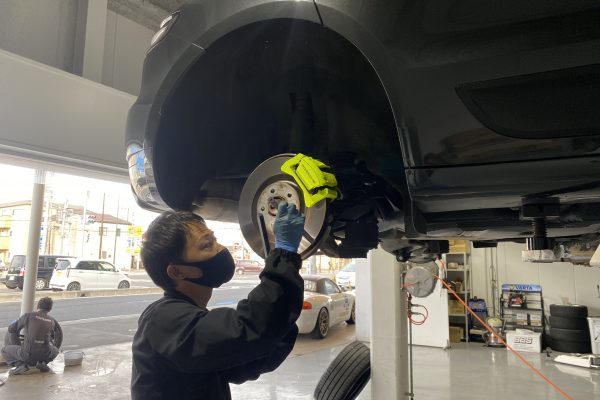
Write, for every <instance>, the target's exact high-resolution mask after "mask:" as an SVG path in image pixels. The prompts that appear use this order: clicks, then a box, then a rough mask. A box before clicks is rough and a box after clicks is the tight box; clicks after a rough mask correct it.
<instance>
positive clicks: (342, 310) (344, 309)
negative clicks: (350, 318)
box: [323, 279, 350, 325]
mask: <svg viewBox="0 0 600 400" xmlns="http://www.w3.org/2000/svg"><path fill="white" fill-rule="evenodd" d="M323 287H324V289H325V294H327V295H328V296H329V297H330V298H331V309H330V314H331V315H330V318H331V325H334V324H336V323H338V322H340V321H343V319H344V317H345V316H346V315H347V314H348V312H349V310H350V304H349V303H350V302H349V301H348V299H347V298H346V296H344V293H342V291H341V290H340V288H339V287H338V285H336V284H335V283H334V282H333V281H332V280H330V279H324V280H323Z"/></svg>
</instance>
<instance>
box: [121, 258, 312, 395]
mask: <svg viewBox="0 0 600 400" xmlns="http://www.w3.org/2000/svg"><path fill="white" fill-rule="evenodd" d="M301 265H302V262H301V260H300V256H299V255H298V254H296V253H292V252H288V251H285V250H280V249H275V250H274V251H273V252H271V254H269V257H268V258H267V260H266V265H265V268H264V270H263V272H262V273H261V274H260V280H261V282H260V284H259V285H257V286H256V287H255V288H254V289H253V290H252V291H251V292H250V294H249V295H248V298H247V299H245V300H242V301H240V302H239V303H238V305H237V309H233V308H215V309H212V310H210V311H207V310H205V309H201V308H200V307H198V306H197V305H196V304H195V303H194V302H193V301H192V300H191V299H190V298H188V297H186V296H184V295H183V294H181V293H178V292H175V291H167V292H166V293H165V295H164V297H162V298H161V299H160V300H158V301H156V302H154V303H153V304H151V305H150V306H148V308H146V310H145V311H144V312H143V313H142V315H141V316H140V319H139V322H138V330H137V332H136V334H135V337H134V339H133V346H132V350H133V370H132V377H131V397H132V399H133V400H153V399H178V400H186V399H203V400H213V399H215V400H216V399H218V400H221V399H225V400H227V399H231V393H230V390H229V383H230V382H231V383H237V384H239V383H243V382H245V381H247V380H255V379H257V378H258V377H259V376H260V374H262V373H265V372H270V371H273V370H274V369H275V368H277V367H278V366H279V365H280V364H281V363H282V362H283V360H285V358H286V357H287V356H288V354H289V353H290V352H291V350H292V348H293V346H294V343H295V341H296V336H297V334H298V329H297V327H296V325H295V322H296V319H297V318H298V317H299V316H300V311H301V310H302V302H303V293H304V282H303V280H302V278H301V277H300V275H299V273H298V270H299V269H300V267H301Z"/></svg>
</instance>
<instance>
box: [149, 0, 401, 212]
mask: <svg viewBox="0 0 600 400" xmlns="http://www.w3.org/2000/svg"><path fill="white" fill-rule="evenodd" d="M300 3H301V2H300ZM291 16H293V15H291ZM345 19H346V21H350V22H351V19H350V18H349V17H348V16H346V17H345ZM296 20H299V21H302V22H305V23H313V24H314V22H315V21H309V20H302V19H297V18H295V19H294V21H296ZM238 22H239V21H236V24H237V23H238ZM271 22H272V20H262V21H258V22H255V23H258V24H261V23H271ZM350 22H348V23H350ZM273 23H274V22H273ZM315 25H316V26H315V28H314V29H322V26H321V25H319V24H315ZM346 25H347V24H346ZM326 27H327V28H328V29H327V31H324V32H330V31H331V32H330V33H328V35H331V36H330V40H332V41H333V42H332V43H337V42H336V41H343V42H345V43H344V48H347V49H349V50H348V51H352V52H354V53H356V54H354V53H352V54H349V55H348V57H359V58H360V61H359V60H357V61H356V62H354V64H357V65H358V64H360V66H359V67H357V68H356V71H353V72H352V74H354V73H368V74H371V75H372V77H370V78H369V80H368V82H364V83H360V82H362V79H357V78H361V77H363V75H360V76H359V75H351V74H350V75H347V76H346V75H344V76H342V78H343V79H339V82H338V84H339V85H343V83H344V82H346V80H347V79H348V78H349V77H350V76H353V77H354V79H353V80H352V81H354V82H357V83H356V87H357V88H358V87H363V88H365V90H366V88H370V87H371V86H372V84H373V83H375V81H376V83H377V85H378V86H379V87H378V88H377V90H371V89H369V93H370V92H371V91H373V92H374V93H375V94H373V96H374V97H373V98H376V99H379V100H377V103H378V104H379V105H380V106H381V107H384V108H385V110H384V109H381V110H380V109H378V108H377V110H376V111H373V110H372V109H376V107H375V106H374V105H373V106H372V107H367V103H369V101H362V100H357V102H358V103H357V104H358V106H356V107H360V108H356V107H355V108H350V109H352V110H354V109H358V110H360V111H361V115H362V114H363V113H364V117H363V119H364V121H365V123H368V121H375V120H377V121H378V122H377V123H378V124H381V126H380V128H379V129H377V130H375V132H378V131H379V132H380V133H379V134H381V135H386V136H384V137H382V139H381V140H380V141H372V142H373V143H375V142H381V143H385V142H386V141H390V140H393V141H395V143H396V144H397V151H398V153H400V152H401V148H400V144H399V143H398V139H397V138H398V136H397V132H396V126H397V125H396V120H395V116H394V112H393V109H394V107H393V106H392V100H391V99H390V98H389V96H388V93H387V91H386V89H385V88H386V87H387V85H390V84H391V83H390V82H391V81H388V79H387V76H388V75H389V74H385V73H382V72H381V71H382V70H383V69H385V68H383V67H381V66H377V65H376V64H380V63H381V61H379V60H376V59H375V58H373V57H371V56H370V55H372V54H373V53H374V51H373V50H369V49H371V48H372V49H375V48H380V47H381V44H380V43H376V41H375V39H374V38H372V37H369V35H368V33H366V32H364V33H361V37H363V36H364V39H362V40H359V41H358V43H359V44H358V45H357V44H356V43H357V42H354V41H352V40H351V39H349V38H348V36H349V34H348V33H347V32H340V31H339V30H336V29H331V27H330V26H329V25H326ZM245 28H247V25H242V24H241V23H240V24H239V26H229V27H228V31H227V32H225V31H224V32H223V35H222V36H220V37H219V38H218V39H216V40H215V41H213V42H211V46H219V41H220V40H225V44H223V45H222V46H224V48H228V47H227V46H234V48H235V46H236V44H237V43H238V42H231V43H228V42H227V41H226V39H227V36H228V35H234V34H236V32H237V31H239V30H242V29H245ZM273 29H275V28H273ZM311 29H313V28H307V30H308V31H310V30H311ZM347 30H348V29H346V31H347ZM229 40H230V41H231V40H233V39H229ZM243 43H245V42H243ZM239 46H241V45H239ZM359 46H360V47H359ZM350 49H354V50H350ZM210 50H211V47H210V46H209V47H208V48H207V49H206V50H205V52H204V54H203V55H202V56H201V57H197V58H196V59H194V60H191V61H190V65H189V70H188V71H186V72H185V73H184V74H183V75H181V80H180V82H179V84H173V86H172V88H171V90H170V92H169V93H168V95H164V94H163V95H162V96H163V97H164V98H165V99H166V100H165V101H164V102H163V103H161V104H160V106H164V108H165V109H166V110H167V111H165V117H164V118H161V120H160V121H156V118H158V117H157V113H158V110H159V109H162V108H161V107H159V105H157V104H153V106H152V110H153V111H152V113H151V117H150V118H154V119H155V120H154V121H153V123H152V124H150V123H148V128H147V129H155V130H156V131H155V138H154V142H155V143H150V145H151V146H152V147H153V150H154V155H153V157H152V160H151V161H152V165H153V169H154V178H155V183H156V186H157V189H158V191H159V194H160V197H161V198H162V200H163V201H164V202H165V203H166V204H168V205H169V206H170V207H173V208H189V206H191V205H192V204H193V203H194V202H195V201H196V203H197V204H201V205H200V207H201V208H202V209H201V210H199V211H200V212H201V213H202V214H203V215H209V214H211V208H215V212H214V213H216V215H217V216H219V217H220V218H221V219H222V220H224V221H225V220H226V219H227V218H226V217H225V215H229V214H228V213H225V212H223V211H222V210H217V208H225V207H226V205H224V204H223V202H217V203H216V204H212V203H211V202H210V201H206V200H207V199H210V197H209V195H206V196H205V198H198V194H199V191H200V190H201V189H202V193H209V194H210V193H211V191H212V190H213V186H211V185H216V183H214V182H212V181H211V176H210V172H203V173H202V174H200V173H199V172H198V171H195V170H194V169H193V168H192V169H190V168H186V167H185V166H184V165H180V164H178V163H171V162H170V160H171V159H173V158H174V157H177V158H179V157H181V158H192V157H191V155H192V154H191V151H192V149H198V148H201V147H198V146H195V144H194V143H193V140H199V139H190V138H188V136H190V135H191V134H190V133H189V132H192V131H195V132H197V130H198V126H196V124H198V123H199V122H197V123H195V124H194V123H191V125H192V126H190V127H189V128H188V129H180V130H174V129H171V128H172V127H173V126H174V125H173V124H180V125H181V126H184V125H185V126H188V125H190V122H189V121H192V120H191V119H190V120H186V118H193V117H192V116H191V115H189V114H186V112H184V111H173V112H169V109H171V110H177V109H178V108H179V107H177V105H178V104H182V102H185V103H187V102H189V101H190V100H193V98H189V96H191V94H190V93H195V94H194V96H210V94H211V92H212V91H197V90H192V89H190V91H189V92H188V91H186V90H185V89H184V88H185V87H188V86H189V85H187V84H186V82H190V81H193V77H194V76H198V74H202V71H205V72H206V71H208V70H209V69H210V68H211V67H210V65H211V64H210V61H206V59H207V58H208V57H219V55H218V54H219V53H218V52H216V51H215V52H216V54H217V55H216V56H212V55H210V54H209V52H210ZM344 51H346V50H344ZM321 53H322V54H321ZM321 53H319V54H318V55H316V56H315V58H314V59H313V60H311V61H310V62H311V63H312V64H310V65H311V66H312V67H314V68H315V71H321V70H322V71H327V69H325V67H323V65H325V66H326V65H327V63H330V62H333V61H332V60H333V57H332V56H324V55H323V54H325V52H323V51H321ZM375 53H376V52H375ZM244 56H245V53H243V52H241V51H240V54H239V55H238V57H239V58H235V59H232V60H231V62H233V63H238V62H239V63H242V64H243V62H244V61H243V57H244ZM319 57H326V59H325V58H324V59H321V58H319ZM323 60H326V61H323ZM321 63H324V64H323V65H321ZM307 64H308V63H307ZM203 65H204V66H203ZM203 68H204V69H203ZM207 68H208V70H207ZM290 71H293V69H291V70H290ZM290 71H288V70H286V69H282V70H281V71H278V73H279V74H281V76H282V77H284V78H285V77H286V76H288V75H286V74H288V73H291V72H290ZM369 71H370V72H369ZM311 76H312V75H311ZM383 76H385V77H386V78H385V79H382V77H383ZM315 77H318V75H315ZM251 79H254V77H253V78H251ZM256 79H258V80H257V81H256V82H260V79H263V78H261V77H259V78H256ZM288 79H289V76H288ZM315 79H317V78H315ZM284 80H285V79H282V82H283V81H284ZM282 82H279V83H277V84H278V85H280V87H279V89H284V91H286V92H287V90H285V89H287V88H286V87H285V84H284V83H282ZM315 82H316V81H315ZM164 86H165V84H164V83H163V86H161V89H159V91H161V92H162V91H166V89H163V87H164ZM208 87H210V86H208ZM213 90H214V89H213ZM246 90H251V89H248V88H244V87H242V86H240V88H236V89H235V92H237V93H240V94H244V93H246V92H245V91H246ZM323 90H325V89H323ZM319 96H323V93H320V94H319ZM242 97H243V96H242ZM195 98H196V99H198V97H195ZM357 98H362V96H357ZM200 99H201V98H200ZM369 100H372V99H369ZM361 101H362V103H361ZM363 103H364V104H363ZM370 103H371V104H373V102H372V101H371V102H370ZM340 104H343V103H340ZM361 104H362V105H361ZM233 106H234V105H232V107H233ZM206 112H207V113H209V112H210V110H207V111H206ZM223 113H224V114H227V110H223ZM382 113H387V116H386V118H383V120H385V121H384V122H381V121H380V120H381V119H380V118H377V117H378V116H379V115H380V114H382ZM213 114H215V113H210V115H213ZM255 114H256V115H257V117H254V118H255V119H253V120H252V121H251V122H252V123H253V124H254V126H256V128H257V129H259V128H260V127H261V123H262V119H261V117H258V115H261V114H260V113H255ZM284 114H285V113H284ZM215 115H216V114H215ZM282 115H283V114H282ZM182 116H183V117H182ZM215 118H218V117H216V116H215ZM241 120H242V119H241ZM281 120H282V121H283V120H284V118H283V117H281ZM176 121H179V122H176ZM184 121H187V122H184ZM202 123H203V124H204V123H206V124H208V126H209V127H212V126H213V125H215V122H212V123H209V122H206V121H203V122H202ZM239 123H243V122H239ZM281 123H283V122H281ZM178 126H179V125H178ZM151 127H153V128H151ZM204 129H206V128H204ZM220 129H221V128H220ZM222 129H224V132H235V131H239V129H233V127H229V128H227V129H225V128H222ZM188 130H189V131H188ZM391 130H393V134H392V132H390V131H391ZM175 131H177V132H179V133H178V134H179V135H180V136H178V140H176V138H175V137H172V134H173V132H175ZM167 132H169V134H168V135H167ZM219 132H220V131H219ZM338 134H341V133H338ZM373 134H375V133H373ZM165 136H169V142H170V144H169V146H165V144H166V142H165V141H166V140H167V138H166V137H165ZM388 136H389V137H388ZM190 140H191V141H192V142H190ZM174 142H177V143H179V145H178V146H175V145H173V143H174ZM359 145H360V144H359V143H358V144H357V146H359ZM273 146H275V147H274V148H273V149H272V150H269V149H266V150H265V152H270V153H273V154H270V155H271V156H272V155H275V154H278V153H279V151H275V149H276V148H279V147H277V146H279V145H278V144H277V143H274V144H273ZM374 146H375V145H374ZM169 147H173V149H169ZM240 147H241V148H244V147H245V146H240ZM375 150H376V149H375V148H373V149H372V150H371V152H373V153H376V151H375ZM206 151H207V156H209V155H210V154H211V153H210V150H209V149H207V150H206ZM240 151H241V150H240ZM244 151H246V150H244ZM248 152H249V153H252V151H251V149H250V150H248ZM188 156H189V157H188ZM263 157H264V156H263ZM240 158H241V157H240ZM246 158H247V159H246V160H241V161H239V163H240V164H239V165H240V167H239V168H241V169H248V168H254V167H255V166H256V165H257V161H258V162H260V161H261V160H256V161H254V160H253V161H250V160H251V159H252V157H249V158H248V157H246ZM372 158H373V159H374V160H375V158H374V157H372ZM221 162H226V161H225V160H222V161H221ZM373 162H376V161H373ZM186 165H187V164H186ZM242 165H243V166H242ZM219 168H220V166H214V169H215V170H218V169H219ZM246 172H251V169H250V171H246ZM172 176H180V179H178V180H175V181H176V182H174V180H173V179H171V177H172ZM182 181H183V182H186V183H189V185H180V184H179V183H180V182H182ZM233 183H235V182H233ZM233 183H232V184H233ZM400 185H401V186H405V185H406V184H405V183H401V184H400ZM228 191H231V189H228ZM202 193H201V194H202ZM230 196H234V197H235V190H233V192H232V193H231V194H230ZM201 197H202V196H201ZM214 197H215V198H218V197H219V196H218V195H217V194H215V195H214ZM231 200H234V201H235V200H236V199H235V198H232V199H231ZM233 214H234V215H235V214H237V209H235V210H233ZM229 219H231V217H229ZM230 222H236V221H230Z"/></svg>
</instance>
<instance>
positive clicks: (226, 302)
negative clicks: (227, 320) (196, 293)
mask: <svg viewBox="0 0 600 400" xmlns="http://www.w3.org/2000/svg"><path fill="white" fill-rule="evenodd" d="M237 303H238V302H237V301H236V300H227V301H220V302H218V303H215V305H214V306H213V307H216V306H228V305H231V304H237Z"/></svg>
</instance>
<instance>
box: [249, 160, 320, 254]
mask: <svg viewBox="0 0 600 400" xmlns="http://www.w3.org/2000/svg"><path fill="white" fill-rule="evenodd" d="M293 156H294V155H293V154H281V155H278V156H275V157H272V158H270V159H268V160H266V161H265V162H263V163H262V164H260V165H259V166H258V167H257V168H256V169H255V170H254V171H253V172H252V174H250V176H249V177H248V179H247V180H246V183H245V184H244V188H243V189H242V193H241V195H240V201H239V212H238V216H239V222H240V228H241V230H242V234H243V235H244V238H245V239H246V241H247V242H248V244H249V245H250V247H251V248H252V250H253V251H254V252H255V253H257V254H258V255H260V256H261V257H263V258H265V257H266V255H265V254H264V252H263V248H262V240H261V235H260V231H259V228H258V226H259V225H258V215H259V214H262V216H263V218H264V219H265V225H266V228H267V237H268V240H269V245H270V248H274V247H275V234H274V233H273V224H274V222H275V218H276V217H277V206H278V205H279V203H280V202H282V201H286V202H288V203H289V204H294V205H295V206H296V208H297V209H298V210H300V212H302V213H303V214H304V216H305V223H304V234H303V236H302V240H301V242H300V247H299V248H298V253H299V254H300V256H301V257H302V258H303V259H305V258H307V257H309V256H310V255H312V254H313V253H314V252H316V251H317V250H318V247H319V244H320V243H321V240H322V238H323V237H324V236H325V234H326V233H327V230H328V229H329V228H328V224H327V207H328V206H327V202H326V201H321V202H319V203H317V204H316V205H314V206H313V207H311V208H308V207H306V205H305V203H304V198H303V197H302V196H303V195H302V190H301V189H300V187H298V185H297V184H296V183H295V182H294V179H293V178H292V177H291V176H290V175H288V174H285V173H283V172H282V171H281V166H282V165H283V163H284V162H286V161H287V160H289V159H290V158H292V157H293Z"/></svg>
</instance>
